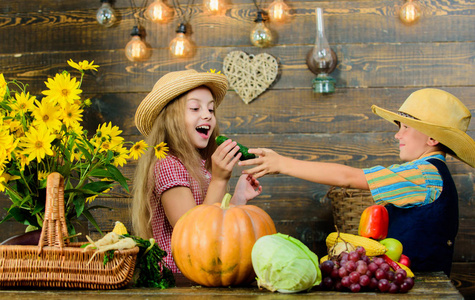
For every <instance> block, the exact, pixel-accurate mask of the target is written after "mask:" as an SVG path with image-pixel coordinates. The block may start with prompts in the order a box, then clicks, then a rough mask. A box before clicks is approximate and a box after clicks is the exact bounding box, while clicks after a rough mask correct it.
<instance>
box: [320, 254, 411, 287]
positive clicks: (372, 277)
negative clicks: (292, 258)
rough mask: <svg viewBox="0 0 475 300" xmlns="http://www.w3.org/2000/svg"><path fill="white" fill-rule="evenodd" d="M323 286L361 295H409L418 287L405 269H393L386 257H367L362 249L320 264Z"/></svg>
mask: <svg viewBox="0 0 475 300" xmlns="http://www.w3.org/2000/svg"><path fill="white" fill-rule="evenodd" d="M320 270H321V271H322V276H323V280H322V287H323V288H324V289H327V290H336V291H351V292H354V293H357V292H360V291H361V292H365V291H366V292H372V291H380V292H383V293H385V292H389V293H398V292H400V293H406V292H408V291H409V290H410V289H412V287H413V286H414V278H412V277H407V273H406V271H405V270H403V269H398V270H396V271H393V270H391V268H390V266H389V264H387V263H386V262H385V261H384V259H383V258H381V257H377V256H376V257H374V258H373V259H372V260H371V259H370V258H369V257H368V256H366V250H365V249H364V248H363V247H361V246H358V247H357V248H356V250H355V251H351V252H349V253H348V252H342V253H341V254H340V255H339V256H338V258H337V259H333V260H327V261H324V262H322V263H321V264H320Z"/></svg>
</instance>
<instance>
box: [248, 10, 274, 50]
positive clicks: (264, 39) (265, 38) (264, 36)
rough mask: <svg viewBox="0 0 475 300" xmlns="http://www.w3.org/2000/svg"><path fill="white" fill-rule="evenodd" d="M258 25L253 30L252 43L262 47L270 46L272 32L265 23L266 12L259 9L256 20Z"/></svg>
mask: <svg viewBox="0 0 475 300" xmlns="http://www.w3.org/2000/svg"><path fill="white" fill-rule="evenodd" d="M254 22H256V25H255V26H254V28H253V29H252V31H251V34H250V37H251V43H252V44H253V45H254V46H256V47H260V48H265V47H269V46H270V45H271V44H272V40H273V37H272V32H271V31H270V29H269V28H267V27H266V25H265V23H264V12H263V11H258V12H257V18H256V20H255V21H254Z"/></svg>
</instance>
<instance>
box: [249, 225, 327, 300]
mask: <svg viewBox="0 0 475 300" xmlns="http://www.w3.org/2000/svg"><path fill="white" fill-rule="evenodd" d="M251 259H252V267H253V268H254V271H255V272H256V275H257V278H256V279H257V285H258V286H259V287H264V288H266V289H268V290H270V291H272V292H275V291H278V292H280V293H297V292H301V291H308V290H310V289H311V288H312V287H313V286H315V285H318V284H320V282H321V281H322V273H321V272H320V268H319V263H318V257H317V255H316V254H315V253H313V252H312V251H310V249H308V247H307V246H305V245H304V244H303V243H302V242H301V241H299V240H297V239H295V238H293V237H291V236H288V235H285V234H282V233H276V234H271V235H266V236H263V237H261V238H259V239H258V240H257V241H256V243H255V244H254V247H253V248H252V253H251Z"/></svg>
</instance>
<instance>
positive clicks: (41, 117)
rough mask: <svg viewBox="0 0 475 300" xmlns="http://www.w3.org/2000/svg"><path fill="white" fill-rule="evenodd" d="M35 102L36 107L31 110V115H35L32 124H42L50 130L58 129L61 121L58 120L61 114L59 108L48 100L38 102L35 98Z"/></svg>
mask: <svg viewBox="0 0 475 300" xmlns="http://www.w3.org/2000/svg"><path fill="white" fill-rule="evenodd" d="M35 102H36V106H37V108H35V109H34V110H33V116H34V117H35V120H34V121H33V125H38V126H39V125H42V124H44V125H46V127H48V128H50V129H51V130H60V129H61V125H62V123H61V121H60V120H59V118H60V116H61V111H60V110H59V108H58V107H57V106H56V105H54V104H53V103H52V102H49V101H42V102H39V101H38V100H37V101H35Z"/></svg>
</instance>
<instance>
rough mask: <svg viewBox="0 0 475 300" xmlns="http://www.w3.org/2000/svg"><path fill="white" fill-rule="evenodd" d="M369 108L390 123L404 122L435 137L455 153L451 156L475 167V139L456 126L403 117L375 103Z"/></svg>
mask: <svg viewBox="0 0 475 300" xmlns="http://www.w3.org/2000/svg"><path fill="white" fill-rule="evenodd" d="M371 109H372V111H373V113H375V114H376V115H378V116H380V117H382V118H383V119H386V120H387V121H389V122H391V123H394V124H396V125H397V124H398V123H397V122H400V123H404V124H406V125H408V126H409V127H412V128H414V129H416V130H418V131H420V132H422V133H423V134H425V135H427V136H429V137H431V138H433V139H435V140H436V141H438V142H439V143H441V144H443V145H444V146H446V147H448V148H449V149H450V150H452V151H453V152H454V153H455V155H452V156H454V157H455V158H457V159H459V160H461V161H463V162H465V163H467V164H468V165H470V166H471V167H475V141H474V140H473V139H472V138H471V137H470V136H469V135H468V134H466V133H465V132H463V131H461V130H459V129H456V128H450V127H444V126H440V125H436V124H431V123H427V122H424V121H420V120H417V119H412V118H408V117H404V116H402V115H399V114H397V113H394V112H391V111H389V110H386V109H383V108H380V107H378V106H376V105H373V106H372V107H371Z"/></svg>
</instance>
